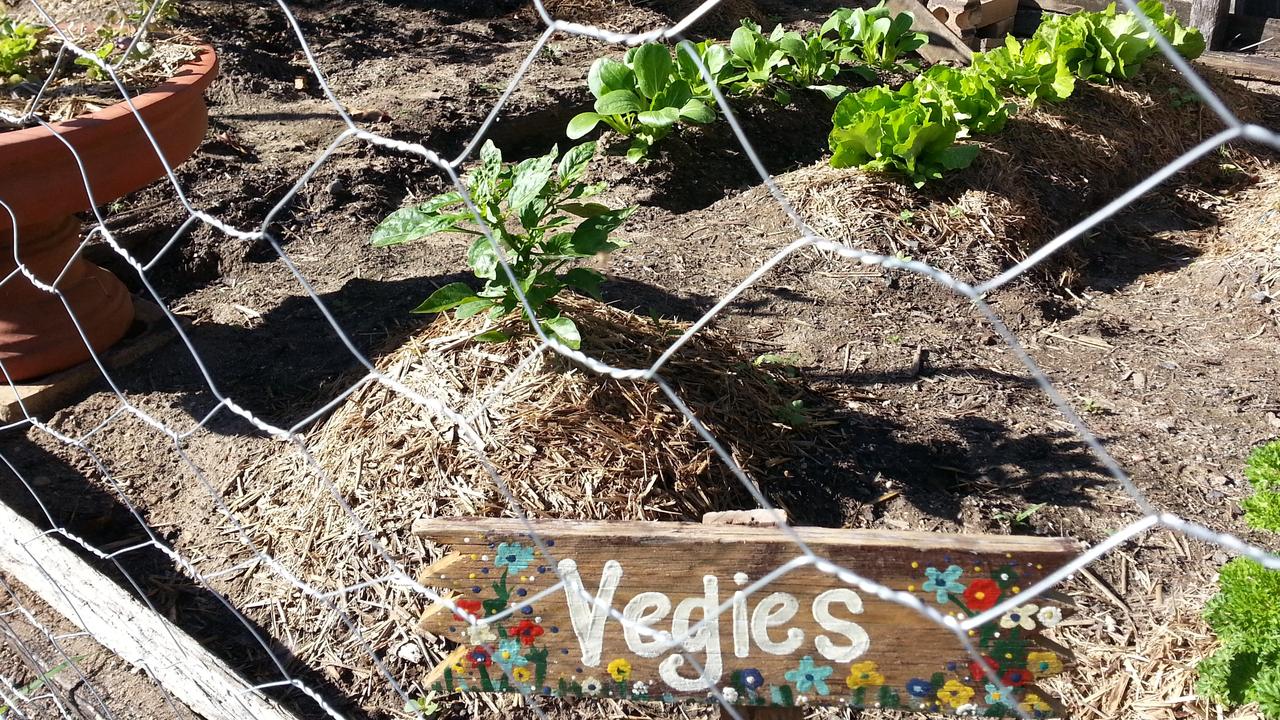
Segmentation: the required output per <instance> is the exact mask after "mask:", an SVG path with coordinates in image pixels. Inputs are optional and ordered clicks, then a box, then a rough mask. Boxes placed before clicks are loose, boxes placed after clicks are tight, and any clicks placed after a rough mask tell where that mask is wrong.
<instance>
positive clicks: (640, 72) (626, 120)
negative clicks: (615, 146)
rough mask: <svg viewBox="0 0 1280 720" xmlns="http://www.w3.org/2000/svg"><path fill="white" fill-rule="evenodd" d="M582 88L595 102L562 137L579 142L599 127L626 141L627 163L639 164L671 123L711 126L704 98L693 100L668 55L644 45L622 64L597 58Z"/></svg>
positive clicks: (662, 47)
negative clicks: (601, 126)
mask: <svg viewBox="0 0 1280 720" xmlns="http://www.w3.org/2000/svg"><path fill="white" fill-rule="evenodd" d="M587 84H588V86H589V87H590V88H591V94H592V95H594V96H595V98H596V101H595V108H594V112H586V113H581V114H579V115H577V116H575V117H574V118H573V119H572V120H570V121H569V127H568V130H567V134H568V136H569V137H570V138H572V139H577V138H580V137H583V136H584V135H586V134H587V133H589V132H591V131H592V130H594V129H595V128H596V126H597V125H598V124H600V123H602V122H603V123H604V124H605V125H608V126H609V127H610V128H612V129H613V130H614V131H615V132H617V133H618V134H620V135H624V136H626V137H630V138H632V141H631V147H630V148H629V149H628V150H627V159H628V160H630V161H631V162H639V161H640V159H641V158H643V157H644V156H645V155H647V154H648V153H649V148H651V147H652V146H653V144H654V143H656V142H658V141H659V140H661V139H662V138H664V137H666V136H667V135H668V134H669V133H670V132H671V129H672V127H673V126H674V125H675V124H676V123H677V122H690V123H696V124H703V123H709V122H711V121H713V120H715V117H716V115H715V110H713V109H712V107H711V105H710V104H709V103H708V102H707V100H706V98H705V97H695V96H694V93H693V89H692V88H691V87H690V85H689V82H688V81H687V80H686V79H684V78H683V77H681V76H680V74H679V73H677V72H676V63H675V62H674V61H673V60H672V59H671V50H670V49H669V48H668V47H667V46H666V45H659V44H656V43H650V44H647V45H641V46H640V47H637V48H632V49H631V50H628V51H627V54H626V57H625V58H624V61H623V62H618V61H616V60H612V59H610V58H599V59H597V60H596V61H595V62H594V63H592V64H591V70H590V71H589V72H588V74H587Z"/></svg>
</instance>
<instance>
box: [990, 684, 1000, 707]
mask: <svg viewBox="0 0 1280 720" xmlns="http://www.w3.org/2000/svg"><path fill="white" fill-rule="evenodd" d="M997 703H1000V704H1004V693H1002V692H1000V688H998V687H996V686H995V684H994V683H987V704H988V705H995V704H997Z"/></svg>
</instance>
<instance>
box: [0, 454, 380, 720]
mask: <svg viewBox="0 0 1280 720" xmlns="http://www.w3.org/2000/svg"><path fill="white" fill-rule="evenodd" d="M0 458H3V459H4V460H5V462H3V463H0V502H3V503H4V504H6V505H8V506H10V507H12V508H13V509H14V510H15V511H16V512H18V513H20V514H21V515H23V516H24V517H26V518H27V520H29V521H30V522H32V523H33V524H34V525H36V527H39V528H41V529H47V528H49V527H50V521H49V518H48V517H47V516H46V515H45V512H44V511H43V510H42V509H41V505H43V507H44V508H45V509H47V510H48V511H49V513H50V514H51V515H52V516H53V522H54V526H55V527H60V528H63V529H65V530H66V531H67V532H68V533H70V534H72V535H75V536H77V537H79V538H81V539H83V540H84V541H85V542H87V543H89V544H90V545H92V546H93V547H95V548H97V549H99V550H100V551H102V552H106V553H113V552H117V551H120V550H122V549H125V548H135V547H136V546H139V545H142V544H143V543H146V542H148V541H150V540H152V538H151V537H150V536H149V535H148V534H147V532H146V531H145V530H144V528H143V527H142V526H141V525H140V524H139V522H138V520H137V518H136V517H135V516H134V512H135V511H134V510H133V509H132V508H130V507H127V506H125V505H124V504H122V503H121V502H120V501H118V500H117V499H116V498H115V497H113V496H111V495H110V494H108V493H106V492H103V491H102V490H100V489H99V488H98V487H97V486H96V485H95V484H94V483H92V482H89V481H88V480H87V479H86V478H85V476H84V470H83V469H82V468H77V467H73V466H72V465H71V464H69V463H68V462H66V461H65V460H64V459H63V458H61V457H58V456H55V455H53V454H51V453H49V452H47V451H45V450H44V449H43V448H41V447H39V446H38V445H36V444H35V443H33V442H31V441H30V440H29V439H28V438H27V437H25V436H24V435H21V434H19V433H18V432H8V433H5V434H4V435H3V436H0ZM82 459H83V461H84V462H83V463H82V464H83V465H84V466H85V467H92V466H93V464H94V460H93V458H91V457H89V456H88V455H87V453H86V454H84V456H83V458H82ZM13 469H16V470H17V472H18V473H19V475H16V476H15V474H14V472H13ZM24 481H25V482H24ZM28 482H29V483H31V485H32V486H34V489H35V492H37V493H38V494H39V502H37V500H36V498H35V496H33V494H32V492H31V491H30V490H28V487H27V485H26V483H28ZM179 531H180V529H179V528H174V529H171V530H169V531H167V532H164V531H159V530H156V529H154V528H153V530H152V532H155V533H157V535H158V539H159V541H160V542H163V543H165V544H170V545H171V544H172V541H173V536H174V535H176V534H177V533H178V532H179ZM63 545H64V546H65V547H67V548H68V549H70V550H72V551H74V552H76V553H77V554H78V555H80V556H81V558H82V559H83V560H85V561H86V562H88V563H89V564H90V565H92V566H93V567H95V568H96V569H97V570H99V571H100V572H102V573H103V574H105V575H106V576H107V577H110V578H111V579H112V580H114V581H115V582H116V583H117V584H119V585H120V587H121V588H122V589H124V590H125V591H126V592H127V593H129V594H130V595H131V596H132V597H134V599H136V600H139V601H140V602H143V603H144V604H150V606H151V607H152V608H153V609H154V610H155V611H156V612H157V613H159V614H160V615H161V616H162V617H165V618H167V619H169V620H170V621H171V622H173V623H174V624H175V625H177V626H178V627H179V628H180V629H181V630H183V631H185V632H186V633H187V634H189V635H191V636H192V637H193V638H195V639H196V640H197V641H199V643H200V644H201V645H203V646H204V647H205V648H206V649H208V650H209V651H210V652H212V653H214V654H215V655H217V656H218V657H220V658H221V659H222V660H223V661H225V662H226V663H227V664H228V665H229V666H230V667H231V668H233V669H234V670H235V671H236V672H237V673H238V674H240V675H241V676H242V677H243V678H245V679H246V680H248V681H249V683H250V684H259V683H271V682H276V681H279V680H284V679H286V678H282V677H281V673H280V668H279V666H277V664H276V662H277V661H279V663H280V664H281V665H283V666H284V667H285V668H286V670H287V672H288V673H289V675H290V676H291V677H292V678H296V679H298V680H301V681H302V682H304V683H306V685H307V686H308V687H309V688H311V689H312V690H315V691H316V692H319V693H320V695H321V696H322V697H324V698H326V699H328V700H330V701H335V700H336V701H340V702H339V704H340V705H341V704H343V703H345V702H346V701H345V698H346V695H345V694H344V693H343V692H342V691H341V690H340V689H339V688H337V687H336V686H334V685H333V684H332V683H331V682H329V680H327V679H326V678H325V677H324V676H323V675H321V674H319V673H317V672H313V671H312V670H311V669H309V668H308V667H307V666H306V665H305V664H303V663H302V662H300V661H298V660H297V659H296V657H295V656H294V655H293V654H292V653H291V652H290V651H289V650H288V648H286V647H284V646H282V645H280V644H278V643H276V642H274V641H272V640H271V637H270V635H269V634H268V633H266V631H265V630H264V629H263V628H262V627H261V626H259V625H257V624H256V623H254V622H253V621H251V620H249V619H247V618H243V617H241V616H239V615H238V614H237V613H234V612H232V611H231V610H229V609H228V607H227V605H225V604H224V602H223V601H222V599H221V597H220V596H218V595H215V594H214V593H212V592H211V591H209V590H208V589H207V588H205V587H204V586H202V585H200V584H199V583H197V582H195V581H193V580H192V579H191V578H190V577H189V576H188V575H186V574H185V573H184V572H182V571H181V570H179V568H178V567H176V566H175V564H174V563H173V561H172V560H171V559H170V558H169V556H168V555H165V554H164V553H162V552H160V551H159V550H157V549H156V548H155V547H154V546H150V545H146V546H142V547H136V549H132V550H129V551H127V552H122V553H120V554H117V555H113V556H112V560H111V562H106V561H102V560H100V559H98V558H97V557H94V556H91V555H89V554H88V553H86V552H84V551H83V550H82V549H81V548H80V546H78V545H76V544H74V543H70V542H66V541H63ZM139 593H142V594H143V596H140V595H139ZM255 636H256V637H255ZM256 638H263V639H264V640H265V642H266V646H265V647H264V645H263V644H261V643H260V642H259V641H258V640H257V639H256ZM273 658H274V659H273ZM267 694H269V695H271V696H272V697H273V698H275V699H276V700H278V701H279V702H280V703H281V704H282V705H284V707H285V708H286V709H288V710H291V711H293V712H296V713H298V717H315V716H316V715H315V713H316V712H317V708H316V705H315V701H314V700H312V699H311V698H309V697H307V696H306V695H305V694H303V693H302V692H301V691H299V690H296V689H293V688H292V686H289V685H283V686H279V687H275V688H271V689H270V690H268V691H267ZM338 709H339V710H340V711H343V712H352V711H356V710H358V708H355V707H345V708H344V707H341V706H340V707H339V708H338Z"/></svg>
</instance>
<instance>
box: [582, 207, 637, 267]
mask: <svg viewBox="0 0 1280 720" xmlns="http://www.w3.org/2000/svg"><path fill="white" fill-rule="evenodd" d="M637 209H638V208H637V207H636V206H634V205H633V206H631V207H626V208H622V209H621V210H614V211H613V212H609V213H604V214H602V215H597V216H596V217H592V218H587V219H586V220H583V221H582V223H581V224H580V225H578V228H577V229H576V230H574V231H573V249H574V251H575V252H576V253H577V254H578V255H579V256H581V257H590V256H592V255H595V254H597V253H602V252H612V251H613V250H616V249H618V248H620V247H622V244H621V243H617V242H610V241H609V233H611V232H613V231H614V230H617V229H618V228H619V227H621V225H622V224H623V223H624V222H626V221H627V218H629V217H631V216H632V215H633V214H635V212H636V210H637Z"/></svg>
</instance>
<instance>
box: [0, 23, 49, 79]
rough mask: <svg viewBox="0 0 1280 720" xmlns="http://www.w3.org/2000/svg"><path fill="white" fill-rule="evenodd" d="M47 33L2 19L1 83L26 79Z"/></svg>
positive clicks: (0, 43)
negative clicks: (41, 41)
mask: <svg viewBox="0 0 1280 720" xmlns="http://www.w3.org/2000/svg"><path fill="white" fill-rule="evenodd" d="M45 32H46V29H45V28H43V27H40V26H37V25H29V24H27V23H24V22H18V21H16V20H13V19H12V18H9V17H7V16H3V17H0V83H20V82H22V81H23V80H25V79H26V76H27V73H29V72H30V71H31V60H32V59H33V58H34V57H35V55H36V51H37V49H38V48H39V47H40V40H41V39H42V38H43V37H44V35H45Z"/></svg>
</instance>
